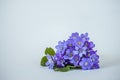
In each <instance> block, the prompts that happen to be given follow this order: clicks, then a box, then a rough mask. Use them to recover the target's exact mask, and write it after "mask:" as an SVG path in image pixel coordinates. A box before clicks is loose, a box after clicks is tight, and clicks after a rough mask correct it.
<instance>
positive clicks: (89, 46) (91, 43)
mask: <svg viewBox="0 0 120 80" xmlns="http://www.w3.org/2000/svg"><path fill="white" fill-rule="evenodd" d="M85 46H87V48H88V49H92V48H94V47H95V44H94V43H93V42H92V41H91V42H88V41H86V42H85Z"/></svg>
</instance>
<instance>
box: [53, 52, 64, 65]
mask: <svg viewBox="0 0 120 80" xmlns="http://www.w3.org/2000/svg"><path fill="white" fill-rule="evenodd" d="M54 62H55V64H56V65H57V67H64V66H65V65H64V63H65V60H64V58H63V56H62V54H60V53H56V54H55V55H54Z"/></svg>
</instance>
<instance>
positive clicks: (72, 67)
mask: <svg viewBox="0 0 120 80" xmlns="http://www.w3.org/2000/svg"><path fill="white" fill-rule="evenodd" d="M67 67H69V68H70V69H75V68H76V67H75V66H70V65H68V66H67Z"/></svg>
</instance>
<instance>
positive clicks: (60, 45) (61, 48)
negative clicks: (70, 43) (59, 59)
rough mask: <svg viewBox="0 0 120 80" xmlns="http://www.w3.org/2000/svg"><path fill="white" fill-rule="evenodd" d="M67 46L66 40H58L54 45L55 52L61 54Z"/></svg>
mask: <svg viewBox="0 0 120 80" xmlns="http://www.w3.org/2000/svg"><path fill="white" fill-rule="evenodd" d="M66 48H67V45H66V42H65V41H63V42H61V41H59V42H58V45H57V46H56V49H57V52H58V53H61V54H63V53H64V52H65V49H66Z"/></svg>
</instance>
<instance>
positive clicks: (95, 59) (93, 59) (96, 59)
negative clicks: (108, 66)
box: [90, 54, 99, 64]
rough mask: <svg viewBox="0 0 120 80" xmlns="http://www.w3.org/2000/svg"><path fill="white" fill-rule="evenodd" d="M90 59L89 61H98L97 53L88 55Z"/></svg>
mask: <svg viewBox="0 0 120 80" xmlns="http://www.w3.org/2000/svg"><path fill="white" fill-rule="evenodd" d="M90 59H91V61H92V62H93V63H94V64H95V63H99V61H98V59H99V56H98V55H97V54H92V55H90Z"/></svg>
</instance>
